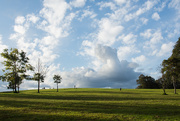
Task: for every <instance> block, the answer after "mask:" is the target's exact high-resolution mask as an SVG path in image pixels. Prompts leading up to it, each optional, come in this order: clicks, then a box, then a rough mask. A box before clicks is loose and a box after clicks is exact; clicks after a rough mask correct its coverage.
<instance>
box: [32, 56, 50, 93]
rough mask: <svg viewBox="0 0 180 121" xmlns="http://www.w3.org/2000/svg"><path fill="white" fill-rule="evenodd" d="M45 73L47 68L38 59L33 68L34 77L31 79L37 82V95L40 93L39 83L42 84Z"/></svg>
mask: <svg viewBox="0 0 180 121" xmlns="http://www.w3.org/2000/svg"><path fill="white" fill-rule="evenodd" d="M47 72H48V67H46V66H45V65H43V63H42V62H41V61H40V59H38V63H37V66H36V68H35V71H34V77H33V80H35V81H37V82H38V93H39V92H40V91H39V89H40V83H41V82H44V79H45V77H46V74H47Z"/></svg>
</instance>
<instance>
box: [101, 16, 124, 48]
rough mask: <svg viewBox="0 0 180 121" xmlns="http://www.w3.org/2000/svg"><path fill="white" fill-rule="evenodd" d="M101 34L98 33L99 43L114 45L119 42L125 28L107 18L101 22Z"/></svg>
mask: <svg viewBox="0 0 180 121" xmlns="http://www.w3.org/2000/svg"><path fill="white" fill-rule="evenodd" d="M99 27H100V29H99V33H98V43H99V44H104V45H112V44H114V42H115V41H117V36H118V35H119V34H120V33H121V32H122V30H123V29H124V27H123V26H121V25H118V24H116V23H114V22H113V21H110V20H109V19H107V18H105V19H102V20H101V21H100V22H99Z"/></svg>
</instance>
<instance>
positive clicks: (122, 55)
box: [118, 45, 140, 60]
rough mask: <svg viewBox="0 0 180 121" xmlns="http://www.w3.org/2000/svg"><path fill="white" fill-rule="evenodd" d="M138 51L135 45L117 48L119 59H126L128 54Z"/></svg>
mask: <svg viewBox="0 0 180 121" xmlns="http://www.w3.org/2000/svg"><path fill="white" fill-rule="evenodd" d="M136 53H140V50H138V49H137V48H136V46H135V45H128V46H121V47H119V48H118V58H119V59H120V60H126V59H127V58H128V57H129V56H131V55H133V54H136Z"/></svg>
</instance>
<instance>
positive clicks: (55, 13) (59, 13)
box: [39, 0, 75, 38]
mask: <svg viewBox="0 0 180 121" xmlns="http://www.w3.org/2000/svg"><path fill="white" fill-rule="evenodd" d="M43 5H44V7H43V9H42V10H41V11H40V15H41V16H42V17H43V18H44V19H45V20H44V21H42V22H41V24H40V25H39V28H40V29H42V30H43V31H46V32H47V33H49V34H50V35H52V36H54V37H55V38H61V37H66V36H68V35H69V33H68V31H69V30H70V29H71V27H70V24H71V21H72V20H73V18H74V17H75V13H69V14H67V13H66V11H67V10H68V9H70V5H69V4H68V3H66V2H65V1H64V0H60V1H59V0H53V2H52V1H51V0H44V2H43Z"/></svg>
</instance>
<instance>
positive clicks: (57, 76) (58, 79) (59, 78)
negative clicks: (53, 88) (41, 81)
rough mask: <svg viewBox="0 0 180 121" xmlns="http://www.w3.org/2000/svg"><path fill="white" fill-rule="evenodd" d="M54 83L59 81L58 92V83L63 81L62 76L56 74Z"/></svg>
mask: <svg viewBox="0 0 180 121" xmlns="http://www.w3.org/2000/svg"><path fill="white" fill-rule="evenodd" d="M53 79H54V83H57V92H58V83H61V79H62V77H61V76H60V75H54V77H53Z"/></svg>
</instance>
